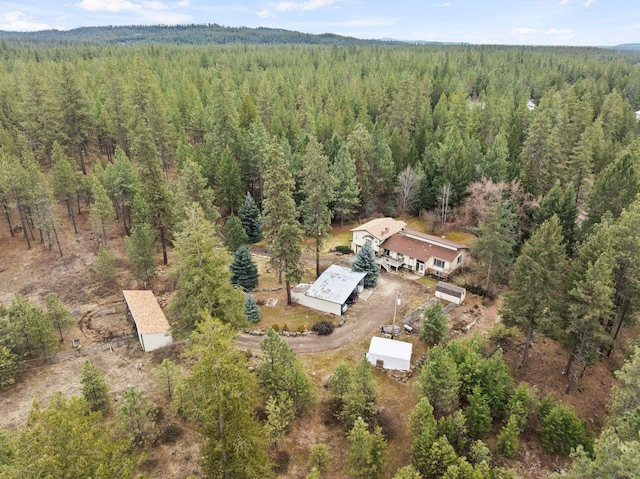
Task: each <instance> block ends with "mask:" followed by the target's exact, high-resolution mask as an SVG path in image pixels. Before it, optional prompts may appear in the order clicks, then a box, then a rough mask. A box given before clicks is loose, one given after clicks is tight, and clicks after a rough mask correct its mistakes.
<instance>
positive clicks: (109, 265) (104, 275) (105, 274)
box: [96, 245, 116, 280]
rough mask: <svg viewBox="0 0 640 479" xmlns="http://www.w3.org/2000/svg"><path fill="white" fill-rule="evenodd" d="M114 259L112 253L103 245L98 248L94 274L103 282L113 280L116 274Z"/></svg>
mask: <svg viewBox="0 0 640 479" xmlns="http://www.w3.org/2000/svg"><path fill="white" fill-rule="evenodd" d="M115 262H116V257H115V256H114V255H113V252H112V251H111V250H110V249H109V248H107V247H106V246H105V245H100V247H99V248H98V257H97V258H96V274H97V275H98V276H99V277H100V278H101V279H103V280H108V279H111V278H113V275H114V274H115V272H116V264H115Z"/></svg>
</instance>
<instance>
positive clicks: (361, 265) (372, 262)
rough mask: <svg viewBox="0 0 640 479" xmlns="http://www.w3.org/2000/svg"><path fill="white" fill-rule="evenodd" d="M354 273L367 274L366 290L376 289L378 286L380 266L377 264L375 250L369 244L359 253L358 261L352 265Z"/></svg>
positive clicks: (365, 278) (365, 280)
mask: <svg viewBox="0 0 640 479" xmlns="http://www.w3.org/2000/svg"><path fill="white" fill-rule="evenodd" d="M351 267H352V269H353V271H357V272H361V273H367V275H366V276H365V277H364V286H365V288H375V287H376V286H377V285H378V278H379V277H380V266H378V263H376V256H375V253H374V252H373V248H371V246H370V245H369V244H368V243H365V244H364V246H362V248H361V249H360V251H358V254H357V255H356V259H355V260H354V262H353V264H352V265H351Z"/></svg>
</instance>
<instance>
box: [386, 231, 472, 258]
mask: <svg viewBox="0 0 640 479" xmlns="http://www.w3.org/2000/svg"><path fill="white" fill-rule="evenodd" d="M380 248H384V249H388V250H389V251H395V252H396V253H402V254H403V255H405V256H411V257H412V258H416V259H419V260H420V261H424V262H425V263H426V262H427V260H428V259H429V258H430V257H431V256H433V257H435V258H438V259H442V260H445V261H448V262H449V263H451V262H452V261H453V260H455V259H456V257H457V256H458V254H459V251H454V250H452V249H449V248H444V247H442V246H438V245H436V244H432V243H427V242H426V241H421V240H419V239H415V238H410V237H408V236H405V235H402V234H397V235H393V236H392V237H391V238H389V239H388V240H386V241H385V242H384V243H382V245H380Z"/></svg>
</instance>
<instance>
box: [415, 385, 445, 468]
mask: <svg viewBox="0 0 640 479" xmlns="http://www.w3.org/2000/svg"><path fill="white" fill-rule="evenodd" d="M409 427H410V431H411V436H412V441H411V449H412V451H413V459H412V462H413V464H414V465H415V466H416V468H417V469H418V470H419V471H420V472H421V473H423V474H425V473H426V470H427V468H428V464H429V462H430V461H431V446H433V443H434V442H435V440H436V437H437V433H438V431H437V422H436V418H435V417H434V415H433V406H431V403H430V402H429V399H428V398H426V397H423V398H422V399H420V401H419V402H418V404H416V406H415V407H414V408H413V411H411V415H410V416H409Z"/></svg>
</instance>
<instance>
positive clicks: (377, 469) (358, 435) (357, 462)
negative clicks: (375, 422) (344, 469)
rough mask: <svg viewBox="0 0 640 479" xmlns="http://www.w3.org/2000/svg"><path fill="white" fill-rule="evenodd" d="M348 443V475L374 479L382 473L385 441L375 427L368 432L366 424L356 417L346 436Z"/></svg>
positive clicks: (379, 430) (380, 431) (378, 429)
mask: <svg viewBox="0 0 640 479" xmlns="http://www.w3.org/2000/svg"><path fill="white" fill-rule="evenodd" d="M347 440H348V441H349V445H350V448H349V455H348V456H347V463H348V464H349V473H350V474H351V475H352V476H353V477H358V478H362V479H376V478H378V477H380V476H381V475H382V473H383V472H384V468H383V466H384V462H385V453H386V451H385V448H386V441H385V440H384V437H383V435H382V430H381V429H380V427H379V426H376V427H375V428H374V430H373V432H369V430H368V426H367V423H366V422H365V421H364V420H363V419H362V418H361V417H358V418H357V419H356V420H355V423H354V425H353V428H352V429H351V431H349V435H348V436H347Z"/></svg>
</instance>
